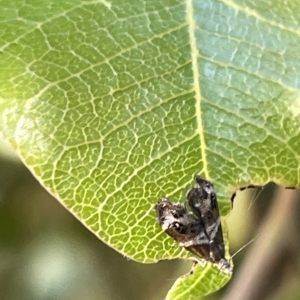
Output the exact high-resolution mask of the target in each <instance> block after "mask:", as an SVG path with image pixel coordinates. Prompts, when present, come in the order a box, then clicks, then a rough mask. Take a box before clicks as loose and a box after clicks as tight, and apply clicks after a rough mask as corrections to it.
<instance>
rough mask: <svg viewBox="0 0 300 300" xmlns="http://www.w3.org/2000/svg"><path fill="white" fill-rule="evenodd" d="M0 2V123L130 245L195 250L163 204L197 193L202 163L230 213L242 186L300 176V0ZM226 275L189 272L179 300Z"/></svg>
mask: <svg viewBox="0 0 300 300" xmlns="http://www.w3.org/2000/svg"><path fill="white" fill-rule="evenodd" d="M0 3H1V6H0V7H1V10H0V17H1V25H0V26H1V27H0V29H1V33H2V34H1V38H0V41H1V46H0V48H1V53H0V69H1V73H0V81H1V84H0V95H1V101H0V129H1V131H2V133H3V134H4V136H5V137H6V138H7V139H8V140H9V142H10V143H11V144H12V145H13V146H14V148H15V149H16V150H17V151H18V153H19V155H20V157H21V158H22V160H23V161H24V163H25V164H26V165H27V167H28V168H29V169H30V170H31V171H32V172H33V174H34V175H35V176H36V177H37V178H38V179H39V180H40V182H41V183H42V184H43V185H44V186H45V187H46V188H47V189H48V190H49V191H50V192H51V193H52V194H53V195H55V196H56V197H57V199H59V201H61V203H62V204H63V205H64V206H65V207H67V208H68V209H69V210H70V211H71V212H72V213H73V214H74V215H75V216H76V217H77V218H78V219H79V220H81V222H82V223H84V224H85V225H86V226H87V228H89V229H90V230H91V231H92V232H94V233H95V234H96V235H97V236H99V238H101V239H102V240H103V241H104V242H105V243H107V244H108V245H110V246H111V247H113V248H115V249H116V250H118V251H119V252H121V253H122V254H124V255H126V256H128V257H130V258H131V259H134V260H137V261H140V262H147V263H151V262H156V261H158V260H161V259H172V258H178V257H181V258H188V257H191V254H189V253H187V251H185V250H184V249H181V248H179V247H178V246H177V244H176V243H175V242H174V241H173V240H172V239H171V238H169V237H167V236H166V234H165V233H164V232H162V230H161V228H160V227H159V226H158V225H157V224H156V222H155V211H154V205H155V203H156V202H157V200H158V199H159V198H160V197H161V196H163V195H167V196H168V197H170V198H171V199H174V200H176V199H179V200H180V199H183V200H181V201H184V196H183V191H184V189H185V188H186V187H187V186H188V185H189V184H190V183H191V178H192V175H193V174H195V173H198V174H201V175H202V176H205V177H206V178H209V179H210V180H212V181H213V182H214V184H215V187H216V190H217V192H218V195H219V207H220V211H221V214H222V216H223V217H225V216H226V214H227V213H228V212H229V210H230V203H229V196H230V194H231V192H232V191H234V190H235V189H236V188H238V187H239V186H243V185H247V184H248V183H252V184H264V183H266V182H268V181H270V180H273V181H276V182H278V183H280V184H283V185H293V186H299V165H300V158H299V147H300V134H299V128H300V126H299V123H300V122H299V120H300V118H299V111H300V93H299V86H300V76H299V75H300V63H299V61H300V60H299V58H300V52H299V43H300V38H299V36H300V35H299V32H300V28H299V23H300V17H299V16H300V14H299V5H298V1H295V0H294V1H289V2H288V3H285V4H283V3H282V1H279V0H275V1H274V0H273V1H271V0H269V1H268V0H267V1H258V0H254V1H244V2H243V4H241V3H239V2H238V1H237V2H236V3H235V2H230V3H229V2H222V1H214V0H212V1H205V0H202V1H194V2H192V1H187V2H186V1H185V2H184V1H180V0H177V1H176V0H168V1H150V0H147V1H145V0H144V1H139V0H128V1H115V0H113V1H107V0H104V1H98V2H97V1H83V0H81V1H79V0H77V1H76V0H72V1H70V0H69V1H58V0H52V1H48V0H47V1H46V0H39V1H37V0H31V1H30V4H29V3H28V2H25V1H23V0H17V1H13V2H9V1H4V0H2V1H0ZM174 245H175V247H174ZM198 269H200V267H198V268H197V270H198ZM215 271H216V267H215V266H211V265H210V264H209V265H208V266H207V267H206V268H205V269H203V271H202V272H203V273H202V275H201V278H202V277H204V275H205V278H208V277H206V276H209V275H208V274H214V272H215ZM197 272H198V271H197ZM199 272H200V271H199ZM197 274H198V273H197ZM224 276H225V275H224V274H222V273H219V274H217V275H213V276H212V277H211V278H212V279H211V281H210V288H209V289H207V286H205V281H202V280H201V282H200V280H199V279H197V278H195V276H192V277H191V276H187V277H184V278H182V279H180V281H179V282H177V284H176V286H175V287H174V289H175V290H173V291H171V292H170V295H172V296H169V299H180V295H181V294H182V291H183V290H184V291H185V292H184V293H186V294H184V297H185V298H182V299H187V298H192V297H197V296H201V295H203V294H206V293H208V292H209V291H213V290H214V289H216V288H219V287H221V286H222V285H223V284H225V281H226V280H228V278H229V277H228V276H227V275H226V278H227V279H226V280H225V279H224V278H225V277H224ZM187 295H189V296H187Z"/></svg>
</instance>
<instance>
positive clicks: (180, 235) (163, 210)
mask: <svg viewBox="0 0 300 300" xmlns="http://www.w3.org/2000/svg"><path fill="white" fill-rule="evenodd" d="M155 208H156V215H157V220H158V223H159V224H160V225H161V227H162V229H163V230H164V231H165V232H166V233H167V234H168V235H170V236H171V237H172V238H173V239H174V240H176V241H177V242H178V243H179V245H181V246H183V247H185V248H187V249H188V250H190V251H192V250H191V249H189V246H190V244H203V243H208V242H209V241H208V239H207V237H206V235H205V233H204V231H203V228H202V227H201V226H200V225H199V221H198V219H197V218H196V217H195V216H194V215H192V214H190V213H189V212H188V211H187V209H186V208H185V207H184V206H183V205H181V204H175V203H173V202H171V201H170V200H169V199H168V198H166V197H164V198H162V199H160V200H159V202H158V203H157V204H156V207H155ZM192 252H193V251H192ZM195 254H196V253H195ZM201 257H203V255H201ZM203 258H204V257H203Z"/></svg>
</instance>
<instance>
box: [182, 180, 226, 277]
mask: <svg viewBox="0 0 300 300" xmlns="http://www.w3.org/2000/svg"><path fill="white" fill-rule="evenodd" d="M194 179H195V181H196V183H197V184H196V185H195V186H194V187H193V188H191V189H190V190H189V192H188V193H187V199H188V204H189V207H190V208H191V210H192V212H193V213H194V214H195V216H196V217H197V219H198V220H199V222H200V224H201V226H202V227H203V231H204V233H205V236H206V237H207V239H208V241H209V242H208V244H204V245H194V246H198V247H202V248H203V250H202V252H205V253H206V259H207V260H208V261H211V262H213V263H217V264H218V265H219V268H220V269H222V270H224V271H228V272H231V271H232V266H231V265H230V263H229V261H228V260H226V259H225V257H224V256H225V247H224V241H223V232H222V225H221V220H220V215H219V209H218V202H217V195H216V193H215V190H214V186H213V184H212V183H211V182H210V181H208V180H206V179H205V178H203V177H201V176H199V175H195V177H194Z"/></svg>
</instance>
